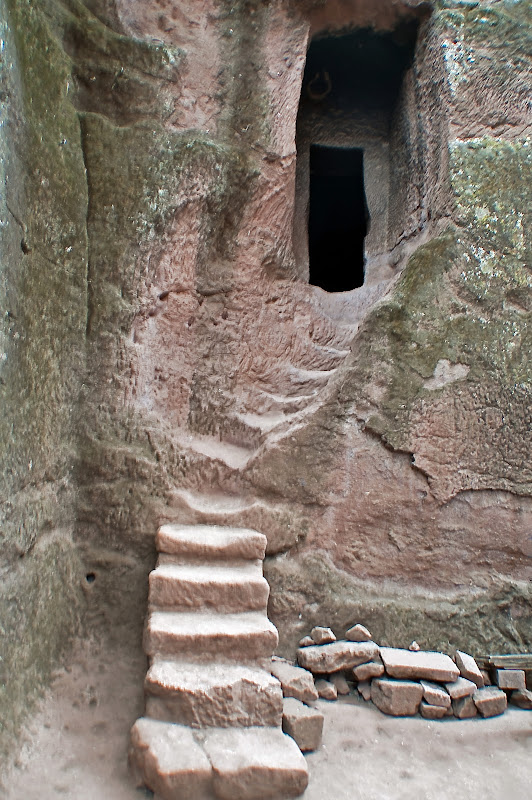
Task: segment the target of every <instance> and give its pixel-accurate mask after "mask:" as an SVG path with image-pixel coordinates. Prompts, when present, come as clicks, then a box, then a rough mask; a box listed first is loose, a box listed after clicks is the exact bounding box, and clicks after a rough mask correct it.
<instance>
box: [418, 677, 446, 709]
mask: <svg viewBox="0 0 532 800" xmlns="http://www.w3.org/2000/svg"><path fill="white" fill-rule="evenodd" d="M421 685H422V687H423V699H424V701H425V702H426V703H428V704H429V705H431V706H440V707H441V708H449V706H450V705H451V696H450V694H449V692H447V691H446V690H445V689H442V687H441V686H439V684H437V683H431V682H430V681H421Z"/></svg>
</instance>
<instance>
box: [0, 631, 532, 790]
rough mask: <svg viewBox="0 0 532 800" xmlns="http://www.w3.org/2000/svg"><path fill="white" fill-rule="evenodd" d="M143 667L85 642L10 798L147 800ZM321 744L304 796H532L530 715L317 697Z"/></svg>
mask: <svg viewBox="0 0 532 800" xmlns="http://www.w3.org/2000/svg"><path fill="white" fill-rule="evenodd" d="M145 670H146V662H145V660H144V658H142V657H141V656H140V655H139V656H137V657H136V659H133V660H132V659H131V648H127V649H126V648H125V647H124V646H123V645H119V644H116V643H115V644H114V645H110V644H107V646H106V647H103V646H101V645H97V644H94V643H85V644H83V645H80V646H79V647H78V648H77V650H76V652H75V654H74V657H73V658H72V660H71V663H70V665H69V666H67V667H66V668H64V669H62V670H60V671H59V672H58V673H57V675H56V677H55V680H54V683H53V686H52V689H51V690H50V692H49V693H48V694H47V696H46V697H44V698H43V700H42V702H41V707H40V709H39V710H38V711H37V712H36V714H35V715H34V716H33V718H32V721H31V723H30V725H29V726H28V728H27V730H26V732H25V736H24V744H23V746H22V750H21V752H20V754H19V755H18V758H17V761H16V763H15V766H13V767H12V768H11V769H10V770H9V771H8V772H4V774H3V775H2V778H3V783H4V788H3V790H0V797H2V798H4V800H37V799H38V800H52V799H55V798H58V799H61V798H65V799H66V798H68V800H142V798H148V797H152V796H153V795H152V793H151V792H149V791H147V790H144V789H136V788H135V786H134V785H133V782H132V780H131V778H130V776H129V774H128V771H127V764H126V748H127V739H128V733H129V729H130V727H131V725H132V724H133V722H134V721H135V719H136V718H137V716H139V715H140V714H141V713H142V688H141V687H142V681H143V678H144V675H145ZM320 708H321V709H322V710H323V712H324V714H325V730H324V737H323V745H322V747H321V749H320V750H319V751H318V752H317V753H313V754H310V755H308V756H307V760H308V765H309V770H310V784H309V788H308V789H307V791H306V792H305V794H304V800H358V798H360V800H362V798H363V800H403V799H404V800H406V799H407V798H409V799H410V798H412V797H414V798H418V799H419V800H449V798H453V800H454V798H464V797H468V798H469V797H479V798H480V797H481V798H482V799H483V800H530V798H532V712H529V711H521V710H519V709H514V708H511V709H509V710H508V712H507V713H506V714H504V715H503V716H501V717H496V718H493V719H489V720H480V719H476V720H464V721H458V720H453V719H449V720H445V721H443V722H428V721H426V720H423V719H421V718H420V717H415V718H392V717H387V716H385V715H384V714H381V713H380V712H379V711H378V710H377V709H376V708H375V707H374V706H372V705H371V704H369V703H368V704H366V703H364V702H363V701H362V700H360V699H359V698H358V697H349V698H347V699H345V700H341V701H339V702H336V703H327V702H324V701H320Z"/></svg>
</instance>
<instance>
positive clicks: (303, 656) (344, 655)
mask: <svg viewBox="0 0 532 800" xmlns="http://www.w3.org/2000/svg"><path fill="white" fill-rule="evenodd" d="M378 654H379V648H378V646H377V645H376V644H375V642H344V641H342V642H333V643H332V644H321V645H314V646H313V647H302V648H300V649H299V650H298V651H297V660H298V662H299V663H300V665H301V666H302V667H304V668H305V669H309V670H310V671H311V672H314V673H317V674H330V673H331V672H339V671H340V670H342V669H352V668H353V667H357V666H358V665H359V664H364V663H365V662H366V661H372V659H374V658H375V657H376V656H377V655H378Z"/></svg>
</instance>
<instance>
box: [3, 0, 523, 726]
mask: <svg viewBox="0 0 532 800" xmlns="http://www.w3.org/2000/svg"><path fill="white" fill-rule="evenodd" d="M1 8H2V20H3V21H4V26H3V30H4V33H5V42H6V44H5V48H6V52H8V53H9V56H8V58H7V59H6V61H5V64H4V66H3V69H4V72H3V78H2V80H3V91H4V92H5V93H6V98H7V101H8V102H7V109H8V115H7V116H8V120H9V121H8V122H7V123H6V124H5V125H4V126H3V127H2V129H1V131H2V137H3V138H2V142H3V144H2V146H3V147H4V148H6V152H7V153H8V154H9V158H8V160H7V161H6V162H5V163H6V164H7V176H6V178H5V181H6V186H7V192H6V197H7V202H9V206H10V210H8V209H7V208H3V209H2V220H3V222H4V230H5V231H7V233H6V238H5V242H6V244H5V251H4V252H5V256H4V257H3V259H4V261H5V264H6V271H5V273H4V274H3V278H2V280H3V283H2V291H3V292H4V296H5V297H6V298H7V300H6V310H7V311H9V312H10V313H11V315H12V316H9V315H5V314H4V312H2V313H3V314H4V316H3V317H2V324H3V325H4V329H5V336H6V337H7V340H8V345H9V346H7V345H6V346H3V348H4V352H6V353H7V360H5V361H4V362H3V367H2V369H3V370H7V371H8V372H5V373H4V375H6V378H4V383H3V384H2V387H1V388H2V391H3V392H4V393H5V398H6V399H5V403H6V405H5V406H4V407H5V408H7V409H8V413H7V414H5V417H4V419H3V420H2V425H4V426H5V433H3V434H2V435H3V436H4V439H3V441H5V442H6V448H8V449H7V450H6V452H7V458H6V461H5V464H6V468H7V470H8V472H7V473H6V478H5V481H6V482H5V484H4V486H5V488H3V489H2V493H3V498H2V499H4V498H5V499H6V501H7V505H6V508H7V509H8V513H7V515H6V523H5V524H6V527H5V530H6V531H7V538H6V539H5V541H6V542H8V546H7V547H5V548H4V553H3V558H4V561H3V569H4V574H6V575H8V576H9V580H10V581H12V587H13V588H12V591H11V595H10V597H11V600H9V601H8V602H9V603H10V604H11V605H8V609H18V610H17V611H16V612H15V611H14V610H13V611H10V610H8V612H7V613H6V615H5V617H3V618H5V619H8V620H9V622H8V625H7V626H6V639H5V641H6V643H7V644H6V645H5V649H4V653H8V663H13V664H16V665H17V667H18V668H20V675H21V679H20V684H18V683H13V678H12V676H11V672H10V671H9V670H8V672H7V675H6V676H5V677H8V678H9V680H8V681H5V683H4V688H3V690H2V691H3V692H4V697H5V701H6V707H7V706H8V707H9V708H10V709H11V712H10V713H11V717H12V719H13V720H14V719H15V718H16V717H17V716H18V714H19V712H20V709H21V708H22V706H23V705H24V702H25V698H26V697H27V692H28V689H29V686H30V683H31V681H30V680H29V679H28V680H26V678H24V677H23V676H24V675H25V674H26V673H25V671H24V670H25V669H26V668H27V666H28V665H29V664H33V665H34V668H35V674H36V676H37V675H38V676H39V680H41V679H42V680H46V675H47V671H48V670H49V668H50V666H51V664H52V663H53V662H54V660H55V658H56V657H57V652H58V649H59V643H61V642H62V641H63V638H64V634H66V633H69V632H75V631H76V630H77V626H78V619H79V612H80V610H81V608H82V605H85V606H86V610H85V615H84V619H85V624H86V625H87V626H88V630H90V631H93V632H96V631H97V632H102V631H105V630H108V629H112V628H113V626H114V628H115V630H117V631H118V633H117V634H116V635H121V636H125V637H129V641H131V647H132V648H133V647H140V628H141V625H142V620H143V614H144V612H145V603H146V592H147V574H148V571H149V570H150V568H151V567H152V566H153V563H154V558H155V554H154V532H155V530H156V528H157V526H158V525H159V524H160V523H162V522H164V521H167V520H172V521H173V520H178V521H183V522H195V521H198V522H200V521H207V522H208V521H212V522H216V523H222V524H235V525H248V526H252V527H256V528H258V529H259V530H261V531H263V532H264V533H265V534H266V535H267V537H268V542H269V545H268V553H269V558H268V560H267V563H266V572H267V577H268V579H269V581H270V584H271V587H272V595H271V604H270V613H271V616H272V618H273V621H274V622H275V623H276V624H277V625H278V627H279V628H280V632H281V634H282V648H283V651H284V652H289V651H290V650H291V648H293V646H294V643H295V642H296V640H297V639H298V637H299V635H300V633H301V632H303V631H306V630H307V629H308V628H309V626H311V625H312V624H314V623H316V622H321V621H327V623H331V622H332V623H333V626H334V625H335V624H337V625H338V626H339V627H342V626H343V625H345V624H346V623H347V622H351V621H355V618H357V619H358V618H360V619H362V620H363V621H365V622H367V624H368V625H369V626H370V627H371V630H372V631H373V632H374V633H375V636H377V637H378V638H379V640H380V641H383V642H384V641H387V642H388V643H389V644H398V645H401V644H405V643H406V644H408V642H409V641H411V639H412V638H414V637H415V638H416V639H417V641H418V642H419V643H420V645H421V646H422V647H434V648H446V647H447V648H448V647H452V646H460V647H462V648H465V649H470V650H473V651H475V652H476V651H479V650H484V649H486V648H487V649H492V650H493V649H496V650H505V649H506V650H507V649H510V650H522V649H527V648H529V647H530V642H531V639H532V630H531V627H530V625H531V623H530V615H529V613H528V608H529V604H530V577H531V573H530V557H531V555H532V550H531V543H530V516H531V507H532V502H531V497H530V494H531V492H530V486H531V475H530V461H529V453H530V444H531V442H530V418H529V417H530V410H529V409H530V402H529V400H530V396H529V391H530V377H531V376H530V360H529V358H528V355H529V352H530V297H531V294H530V270H529V267H527V266H526V264H527V263H528V264H529V263H530V261H529V260H528V261H527V253H528V254H529V251H530V239H529V233H528V232H527V224H528V223H527V220H526V211H527V208H528V207H529V206H530V202H529V198H527V192H528V186H529V180H528V179H527V177H526V175H527V173H528V172H529V169H530V147H529V142H528V141H527V139H526V134H527V131H528V130H529V128H528V127H527V126H528V125H529V119H528V118H527V116H526V114H527V102H528V83H529V79H528V75H529V69H530V62H529V57H528V56H527V53H529V52H530V46H529V45H530V25H529V19H528V16H529V9H528V3H527V2H526V0H523V2H510V0H508V1H507V2H506V1H504V2H480V3H470V2H460V1H459V0H445V1H444V0H442V2H437V3H436V2H435V3H425V2H416V1H415V0H411V1H410V2H407V1H406V0H405V1H404V2H399V1H397V2H394V1H393V0H389V1H386V0H381V2H375V0H371V2H370V0H328V2H312V1H311V0H308V2H303V1H302V2H297V1H296V0H293V1H289V0H271V2H266V1H264V2H259V0H256V2H255V1H254V2H251V0H250V1H249V2H248V0H238V2H232V3H231V2H225V0H149V2H146V0H91V2H88V0H87V2H86V3H82V2H81V0H44V2H42V3H40V4H39V6H38V7H36V5H35V4H34V3H31V2H29V0H9V1H8V2H7V0H4V2H3V4H2V5H1ZM412 15H416V16H418V17H420V20H421V21H420V28H419V33H418V39H417V44H416V51H415V58H414V61H413V64H412V66H411V67H410V68H409V69H408V70H407V72H406V73H405V76H404V79H403V83H402V93H401V96H400V102H399V103H398V105H397V107H396V112H395V117H394V118H393V120H392V124H391V127H390V131H391V135H390V137H389V139H388V141H389V149H390V153H391V157H390V161H389V163H390V165H391V168H390V171H389V175H390V177H389V189H388V195H387V196H388V198H389V201H388V210H387V217H388V226H387V227H388V232H387V235H386V237H383V239H382V241H384V240H385V239H386V241H387V247H388V248H389V251H388V250H387V249H386V248H382V247H380V248H376V250H375V254H376V255H379V261H378V264H377V263H376V265H375V269H376V270H377V271H376V272H375V273H374V276H375V279H374V280H372V281H369V282H367V283H366V284H365V285H364V286H362V287H361V288H360V289H356V290H354V291H352V292H347V293H342V294H339V295H334V294H327V293H326V292H324V291H323V290H321V289H319V288H317V287H314V286H310V285H309V284H308V281H307V273H306V263H305V261H304V254H303V256H302V255H301V254H302V252H303V251H302V250H301V249H300V250H299V251H298V252H296V253H294V241H295V240H294V214H296V217H297V215H298V214H299V215H301V214H304V203H303V204H299V205H298V203H297V197H296V195H297V196H298V197H299V193H300V190H299V188H298V189H297V192H296V171H297V152H296V120H297V113H298V108H299V102H300V94H301V85H302V78H303V71H304V66H305V58H306V51H307V46H308V44H309V41H310V40H311V38H312V36H314V35H315V34H317V33H319V32H322V33H323V32H326V31H336V32H338V31H339V30H343V29H347V28H348V29H360V28H364V29H365V28H368V27H369V28H371V29H375V30H377V31H390V30H394V29H395V28H396V27H397V25H398V24H399V23H400V21H401V20H402V19H404V18H405V17H406V18H410V17H412ZM6 20H7V22H6ZM8 28H9V33H8V32H7V29H8ZM46 48H47V49H46ZM44 54H46V57H45V55H44ZM294 209H296V210H295V211H294ZM303 223H304V219H303ZM298 224H300V223H298V221H297V219H296V231H297V226H298ZM303 227H304V225H303ZM299 230H300V231H301V225H300V229H299ZM301 236H302V234H301V233H300V234H299V237H300V240H301ZM296 240H297V236H296ZM22 242H24V245H23V246H22ZM25 250H27V252H25ZM296 251H297V247H296ZM4 276H5V277H4ZM17 333H18V334H19V338H15V335H16V334H17ZM26 367H27V369H26ZM4 375H3V376H2V377H4ZM7 378H9V380H7ZM9 470H11V472H9ZM44 506H46V508H44ZM41 509H44V510H41ZM2 531H4V528H3V529H2ZM4 535H5V534H4ZM41 554H42V555H41ZM45 554H46V557H45ZM47 559H48V560H47ZM45 562H46V563H45ZM36 575H37V576H38V579H37V578H35V577H34V576H36ZM86 575H91V576H94V578H95V579H94V580H93V581H91V583H90V584H88V583H87V582H86V580H85V576H86ZM28 585H31V587H32V591H31V592H29V591H27V590H26V589H25V587H26V586H28ZM80 587H83V589H84V592H82V591H81V588H80ZM82 596H83V598H84V599H83V601H82V600H81V598H82ZM36 610H37V611H38V614H39V615H40V616H36V614H37V611H36ZM28 619H42V620H46V625H47V626H48V627H47V634H46V635H47V637H48V638H49V639H50V641H52V642H53V641H57V642H58V646H57V647H55V646H53V647H51V648H49V649H47V651H46V655H45V657H44V658H43V659H41V660H38V659H35V657H34V655H35V651H34V650H33V649H32V648H33V647H37V646H38V645H37V643H38V642H39V641H40V638H39V636H40V631H39V627H40V625H37V624H36V625H35V629H33V628H31V626H30V627H28V622H27V620H28ZM22 638H24V641H25V642H30V643H31V644H30V645H29V647H26V645H24V646H22V645H21V644H20V641H21V639H22ZM3 658H4V661H5V655H3ZM9 659H11V660H10V661H9ZM34 683H35V682H34ZM6 730H7V728H6ZM9 730H11V728H9ZM8 732H9V731H8Z"/></svg>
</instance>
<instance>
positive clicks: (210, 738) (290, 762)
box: [183, 728, 308, 800]
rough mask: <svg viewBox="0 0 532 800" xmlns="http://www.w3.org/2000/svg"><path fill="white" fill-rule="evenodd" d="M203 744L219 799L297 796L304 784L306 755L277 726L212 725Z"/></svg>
mask: <svg viewBox="0 0 532 800" xmlns="http://www.w3.org/2000/svg"><path fill="white" fill-rule="evenodd" d="M204 748H205V751H206V753H207V755H208V757H209V759H210V761H211V764H212V771H213V782H214V790H215V793H216V797H218V798H220V800H257V798H260V800H278V798H280V797H282V798H284V797H299V795H300V794H303V792H304V791H305V789H306V788H307V784H308V768H307V764H306V761H305V758H304V757H303V755H302V753H301V751H300V749H299V747H298V746H297V744H296V743H295V741H294V740H293V739H292V738H291V737H290V736H287V735H286V734H285V733H283V732H282V731H280V730H278V729H276V728H241V729H238V728H224V729H223V730H222V729H215V730H213V729H211V730H210V731H207V733H206V734H205V737H204ZM185 797H186V798H189V797H190V798H192V797H194V795H192V794H188V793H185V794H184V795H183V798H185ZM194 800H195V798H194Z"/></svg>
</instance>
